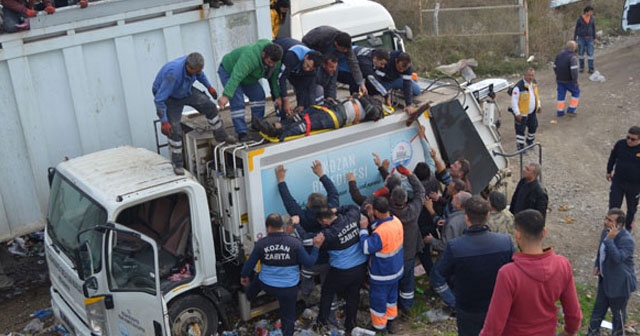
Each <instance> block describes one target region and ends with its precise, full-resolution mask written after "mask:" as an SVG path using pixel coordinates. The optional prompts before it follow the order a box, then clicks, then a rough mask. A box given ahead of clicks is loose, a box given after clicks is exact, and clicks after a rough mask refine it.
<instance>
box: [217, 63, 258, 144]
mask: <svg viewBox="0 0 640 336" xmlns="http://www.w3.org/2000/svg"><path fill="white" fill-rule="evenodd" d="M218 76H220V81H221V82H222V85H223V86H224V85H227V82H228V81H229V78H231V74H229V73H228V72H227V70H225V69H224V68H223V67H222V64H220V66H219V67H218ZM243 95H246V96H247V98H249V106H250V107H251V118H258V119H262V118H263V117H264V108H265V104H266V101H265V94H264V90H263V89H262V85H260V82H255V83H252V84H240V85H238V88H237V89H236V92H235V93H234V94H233V97H231V98H230V99H229V105H230V106H231V121H233V127H234V128H235V130H236V133H238V135H245V134H247V121H246V120H245V119H244V96H243Z"/></svg>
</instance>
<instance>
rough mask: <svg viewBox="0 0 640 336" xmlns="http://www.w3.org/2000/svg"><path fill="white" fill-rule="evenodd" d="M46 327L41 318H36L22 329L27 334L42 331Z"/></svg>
mask: <svg viewBox="0 0 640 336" xmlns="http://www.w3.org/2000/svg"><path fill="white" fill-rule="evenodd" d="M43 328H44V322H42V321H40V319H39V318H34V319H33V320H31V322H29V324H27V325H26V326H25V327H24V329H22V331H24V332H25V333H27V334H35V333H37V332H40V331H41V330H42V329H43Z"/></svg>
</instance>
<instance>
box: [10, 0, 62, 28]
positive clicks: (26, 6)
mask: <svg viewBox="0 0 640 336" xmlns="http://www.w3.org/2000/svg"><path fill="white" fill-rule="evenodd" d="M0 3H2V15H3V18H4V21H3V23H2V28H4V31H5V33H15V32H17V31H18V30H26V29H29V24H28V21H26V20H28V18H32V17H35V16H36V14H37V12H36V6H35V0H2V1H0ZM42 5H43V6H44V7H43V8H44V11H45V12H47V14H53V13H54V12H55V11H56V8H55V7H53V5H52V4H51V0H43V1H42Z"/></svg>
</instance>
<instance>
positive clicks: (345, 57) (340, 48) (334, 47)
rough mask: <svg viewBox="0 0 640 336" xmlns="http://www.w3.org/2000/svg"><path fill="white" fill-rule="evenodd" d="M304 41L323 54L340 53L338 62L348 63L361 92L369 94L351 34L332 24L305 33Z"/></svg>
mask: <svg viewBox="0 0 640 336" xmlns="http://www.w3.org/2000/svg"><path fill="white" fill-rule="evenodd" d="M302 43H304V44H305V45H306V46H307V47H309V48H311V49H315V50H317V51H319V52H321V53H322V54H323V55H327V54H330V53H337V54H338V55H339V61H338V63H346V66H347V67H349V70H350V71H351V74H352V75H353V78H354V79H355V81H356V84H358V87H359V89H360V93H362V94H367V87H366V85H365V83H364V78H363V77H362V71H360V65H359V64H358V58H357V57H356V54H355V53H354V52H353V48H352V47H351V36H350V35H349V34H347V33H345V32H343V31H340V30H338V29H336V28H334V27H331V26H319V27H316V28H313V29H311V30H310V31H309V32H308V33H307V34H305V35H304V37H302ZM353 93H354V92H352V94H353Z"/></svg>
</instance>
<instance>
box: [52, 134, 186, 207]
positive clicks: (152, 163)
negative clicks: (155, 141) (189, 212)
mask: <svg viewBox="0 0 640 336" xmlns="http://www.w3.org/2000/svg"><path fill="white" fill-rule="evenodd" d="M57 170H58V171H59V172H60V173H62V174H63V175H64V176H65V177H66V178H67V179H69V180H70V182H71V183H73V184H75V185H77V186H78V187H80V189H82V190H83V191H84V192H86V193H88V194H90V195H91V197H92V198H94V199H95V200H96V201H97V202H99V203H101V204H103V205H108V204H113V205H115V203H118V202H121V201H122V200H123V199H125V198H130V197H138V196H143V195H144V194H146V193H149V192H150V191H151V190H153V189H155V187H157V186H160V185H166V184H168V183H175V184H185V183H197V182H196V181H195V180H193V178H192V176H191V175H190V174H187V175H184V176H176V175H175V174H174V173H173V167H172V166H171V162H170V161H169V160H167V159H166V158H165V157H163V156H160V155H157V154H156V153H154V152H152V151H149V150H148V149H144V148H135V147H131V146H122V147H116V148H111V149H107V150H103V151H98V152H94V153H91V154H87V155H84V156H80V157H77V158H73V159H69V160H66V161H63V162H62V163H60V164H59V165H58V166H57Z"/></svg>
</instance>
